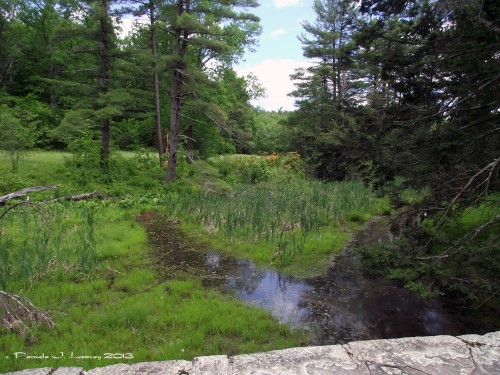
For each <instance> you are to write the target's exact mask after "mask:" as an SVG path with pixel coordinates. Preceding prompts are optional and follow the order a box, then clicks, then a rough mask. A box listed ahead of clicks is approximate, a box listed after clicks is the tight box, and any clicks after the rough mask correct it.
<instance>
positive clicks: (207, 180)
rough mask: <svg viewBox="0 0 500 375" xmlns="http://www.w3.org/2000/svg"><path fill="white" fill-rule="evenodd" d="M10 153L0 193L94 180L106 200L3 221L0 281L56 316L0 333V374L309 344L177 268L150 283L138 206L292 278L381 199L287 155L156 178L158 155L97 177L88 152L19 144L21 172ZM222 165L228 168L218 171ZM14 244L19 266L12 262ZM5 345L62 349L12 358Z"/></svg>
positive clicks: (122, 160) (115, 162)
mask: <svg viewBox="0 0 500 375" xmlns="http://www.w3.org/2000/svg"><path fill="white" fill-rule="evenodd" d="M86 158H87V159H86ZM9 163H10V161H9V159H8V156H7V155H5V154H3V153H0V174H2V176H5V178H3V179H2V181H0V194H6V193H9V192H12V191H15V190H17V189H21V188H24V187H27V186H37V185H57V186H59V189H58V190H56V191H50V192H42V193H35V194H33V195H32V197H31V201H32V202H33V201H35V200H38V199H48V198H53V197H57V196H61V195H66V194H79V193H83V192H90V191H93V190H96V189H97V190H100V191H102V192H104V193H106V194H108V195H109V196H111V197H112V199H109V200H107V201H102V202H97V201H84V202H66V203H58V204H51V205H47V204H46V205H42V206H40V207H39V208H36V209H35V206H30V207H26V211H23V210H18V209H17V208H16V209H15V210H12V211H11V212H9V213H8V214H7V216H5V217H4V219H2V221H1V222H0V225H1V226H2V228H1V230H2V233H3V234H2V236H3V237H2V240H1V241H0V255H1V257H0V260H2V261H3V262H4V263H2V265H5V264H8V267H7V268H6V269H5V267H4V268H3V269H2V273H1V275H3V276H4V279H2V278H0V281H2V280H3V281H2V282H3V283H4V284H5V285H6V286H7V287H6V288H5V289H6V290H7V291H9V292H13V293H21V294H22V295H24V296H27V297H28V298H30V299H31V300H32V301H33V303H34V304H35V305H37V306H38V307H40V308H43V309H45V310H47V311H48V312H49V313H50V316H51V317H52V318H53V320H54V322H55V328H53V329H48V328H47V327H45V326H33V327H30V328H29V330H28V331H27V333H26V334H25V335H19V334H17V333H14V332H7V331H5V330H3V331H1V332H0V351H1V352H2V353H5V354H6V355H7V356H9V357H10V358H6V359H7V360H6V361H0V372H5V371H14V370H18V369H24V368H31V367H60V366H81V367H84V368H86V369H89V368H93V367H98V366H104V365H108V364H112V363H119V362H124V361H129V362H141V361H152V360H168V359H192V358H193V357H194V356H201V355H210V354H235V353H248V352H255V351H262V350H271V349H280V348H286V347H293V346H299V345H303V344H307V342H308V339H307V338H306V336H305V334H304V333H302V332H300V331H291V330H290V329H289V328H287V327H286V326H284V325H280V324H279V323H278V322H277V321H276V320H275V319H274V318H272V317H271V316H270V314H268V313H267V312H264V311H262V310H260V309H257V308H254V307H248V306H246V305H244V304H243V303H241V302H239V301H236V300H234V299H233V298H231V297H230V296H226V295H222V294H220V293H219V292H217V291H214V290H210V289H205V288H203V287H202V285H201V284H200V281H198V280H195V279H193V277H190V276H189V275H187V274H186V273H185V272H184V273H183V274H179V275H178V276H179V277H177V279H176V277H175V275H174V277H173V279H172V280H170V281H167V282H162V283H160V282H159V281H158V277H157V275H156V273H155V267H154V265H153V264H152V263H151V258H150V253H149V251H148V246H147V238H146V233H145V230H144V228H142V227H141V226H140V225H139V224H138V223H137V222H136V220H135V216H136V215H137V214H138V213H139V212H141V211H142V210H150V209H155V210H158V211H160V212H166V213H168V215H169V216H170V218H172V219H180V220H181V222H182V225H183V228H184V229H185V230H186V231H188V232H191V233H196V234H197V235H198V236H202V237H203V238H204V239H205V240H209V241H211V242H212V245H213V246H214V247H215V248H219V249H223V251H228V252H231V253H233V254H236V255H237V256H240V257H244V258H248V259H252V260H254V261H255V262H256V263H258V264H261V265H264V266H267V267H269V266H272V267H278V268H280V270H282V271H283V272H286V273H289V274H293V275H301V276H310V275H318V274H321V273H323V272H324V271H325V270H326V269H327V267H328V266H329V264H330V259H331V256H332V255H333V254H335V253H338V252H339V251H341V249H342V248H343V246H344V245H345V243H346V242H347V241H348V240H349V238H350V235H351V231H352V230H353V229H354V228H357V227H358V226H359V225H361V224H362V223H363V222H364V221H365V220H366V219H367V218H368V217H370V216H372V215H376V214H379V213H387V211H388V203H387V201H386V200H383V199H382V200H381V199H376V198H374V197H373V196H372V195H371V193H370V192H369V191H368V190H367V189H366V188H364V187H363V186H362V185H361V184H359V183H355V182H350V183H342V184H323V183H320V182H310V181H307V180H305V179H304V177H303V174H302V173H301V172H300V160H299V159H298V156H297V155H296V154H289V155H285V156H277V155H270V156H268V157H249V158H243V157H237V156H234V157H227V158H220V159H218V161H217V162H214V163H212V164H210V163H205V162H201V161H200V162H198V163H196V164H195V165H193V166H188V165H187V164H182V163H181V165H180V169H179V177H180V178H179V180H178V181H176V183H175V184H173V185H170V186H167V187H165V186H162V184H161V181H162V178H163V175H164V170H163V169H162V168H160V167H159V166H158V163H157V160H156V155H155V154H148V153H141V154H126V155H122V156H120V155H118V156H116V157H113V159H112V163H111V174H110V176H109V177H107V178H103V176H101V174H100V172H99V169H98V168H97V167H96V165H95V164H92V163H95V155H93V154H92V153H85V152H82V153H81V154H80V155H79V156H78V155H77V156H75V155H71V154H67V153H61V152H45V151H43V152H42V151H30V152H27V153H26V154H25V156H24V158H23V159H22V160H21V162H20V165H19V172H18V174H12V173H11V171H10V164H9ZM82 163H83V164H82ZM231 163H235V164H236V165H232V164H231ZM224 169H228V170H229V171H230V172H231V171H232V172H231V173H228V174H227V175H226V176H224V175H223V173H222V172H223V170H224ZM233 172H234V173H237V174H239V176H240V177H237V178H235V177H234V176H232V173H233ZM246 180H248V182H249V183H248V184H245V183H243V181H246ZM22 254H24V256H22V259H24V261H25V262H24V263H21V262H18V260H19V259H21V258H20V256H21V255H22ZM5 255H7V258H5V257H4V256H5ZM94 260H95V262H94V263H93V261H94ZM21 264H26V265H27V266H26V267H25V268H22V267H20V265H21ZM34 265H35V266H34ZM5 270H7V271H8V272H3V271H5ZM21 271H22V272H21ZM5 275H7V276H8V277H5ZM179 279H182V281H179ZM15 352H25V353H27V354H28V355H33V356H35V355H41V354H43V353H45V354H47V355H48V356H49V357H51V356H58V355H59V353H60V352H63V353H64V356H62V357H63V358H57V359H56V358H49V359H46V360H45V359H43V360H41V359H39V360H36V359H33V360H30V359H28V358H18V359H17V360H16V359H15V358H13V355H12V353H15ZM71 353H73V356H80V355H83V356H101V359H100V360H99V359H97V358H94V359H82V360H77V359H75V358H69V357H70V356H71ZM104 353H117V354H118V355H120V353H124V354H126V353H130V354H127V356H133V359H124V358H115V359H104V358H102V356H103V355H104ZM2 359H3V358H2Z"/></svg>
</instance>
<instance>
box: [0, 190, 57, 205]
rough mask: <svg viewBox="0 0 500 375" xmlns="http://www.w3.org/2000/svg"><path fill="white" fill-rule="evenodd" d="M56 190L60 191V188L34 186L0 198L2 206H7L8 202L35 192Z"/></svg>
mask: <svg viewBox="0 0 500 375" xmlns="http://www.w3.org/2000/svg"><path fill="white" fill-rule="evenodd" d="M55 189H58V186H34V187H28V188H24V189H21V190H18V191H15V192H13V193H10V194H7V195H4V196H1V197H0V205H3V204H5V202H7V201H8V200H9V199H13V198H19V197H24V196H25V195H27V194H28V193H32V192H34V191H44V190H55Z"/></svg>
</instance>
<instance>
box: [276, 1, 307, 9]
mask: <svg viewBox="0 0 500 375" xmlns="http://www.w3.org/2000/svg"><path fill="white" fill-rule="evenodd" d="M300 2H301V0H275V2H274V4H275V5H276V8H286V7H289V6H295V5H299V3H300Z"/></svg>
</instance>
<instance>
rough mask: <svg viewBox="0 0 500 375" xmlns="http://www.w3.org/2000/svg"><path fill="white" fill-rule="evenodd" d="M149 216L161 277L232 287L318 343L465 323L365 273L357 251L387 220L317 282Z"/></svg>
mask: <svg viewBox="0 0 500 375" xmlns="http://www.w3.org/2000/svg"><path fill="white" fill-rule="evenodd" d="M142 221H143V223H144V224H145V226H146V228H147V230H148V234H149V238H150V241H151V243H152V245H153V246H152V253H153V255H154V259H155V260H156V261H155V262H156V265H157V272H158V275H159V277H160V278H161V279H162V280H168V279H172V278H177V279H178V278H179V277H182V275H186V277H192V276H196V277H199V278H201V280H202V282H203V285H204V286H206V287H214V288H219V289H222V290H226V291H228V292H230V293H232V294H234V295H235V296H237V297H238V298H240V299H242V300H244V301H247V302H249V303H251V304H253V305H255V306H258V307H262V308H263V309H266V310H269V311H270V312H271V313H272V314H273V315H274V316H275V317H276V318H277V319H278V320H279V321H280V322H282V323H287V324H289V325H291V326H293V327H301V328H305V329H308V330H309V331H310V333H311V337H312V342H313V344H337V343H344V342H348V341H353V340H361V339H378V338H395V337H409V336H426V335H439V334H452V335H454V334H459V333H460V329H459V324H458V323H457V322H454V321H453V319H452V318H451V317H450V316H448V315H447V314H446V313H445V312H444V311H443V310H442V309H440V308H439V306H437V305H430V304H429V303H427V302H424V301H423V300H422V299H421V298H419V297H418V296H416V295H415V294H414V293H412V292H410V291H408V290H406V289H404V288H401V287H399V286H398V285H396V284H395V283H393V282H390V281H387V280H383V279H373V278H366V277H365V276H364V275H363V274H362V272H361V270H360V265H359V259H358V258H357V257H356V256H355V255H354V252H353V249H354V248H355V247H356V246H360V245H366V244H372V243H376V242H378V241H382V240H385V239H388V238H389V237H390V233H389V231H388V229H387V228H388V225H387V219H385V218H382V219H377V220H374V221H372V222H370V223H369V224H368V225H367V226H366V227H365V229H364V230H363V231H362V232H360V233H359V234H358V235H357V236H356V237H355V240H354V241H353V242H352V243H351V245H350V246H349V248H348V249H346V251H345V252H344V253H343V255H342V256H340V257H338V258H336V260H335V263H334V264H333V265H332V267H331V268H330V270H329V271H328V273H327V275H326V276H323V277H318V278H314V279H298V278H293V277H289V276H285V275H283V274H280V273H279V272H276V271H274V270H269V269H261V268H259V267H256V266H255V265H254V264H253V263H252V262H250V261H248V260H241V259H236V258H233V257H230V256H227V255H224V254H218V253H216V252H214V251H212V250H210V249H207V248H206V246H203V245H200V244H197V243H195V242H192V241H189V240H188V239H187V237H186V236H185V235H184V234H183V233H181V231H180V230H179V229H178V227H177V226H176V225H174V224H172V223H168V222H164V221H163V222H161V221H159V220H154V219H151V220H142Z"/></svg>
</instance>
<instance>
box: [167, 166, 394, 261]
mask: <svg viewBox="0 0 500 375" xmlns="http://www.w3.org/2000/svg"><path fill="white" fill-rule="evenodd" d="M168 201H169V204H168V205H166V206H165V207H166V210H167V214H168V215H169V216H170V217H171V218H175V219H178V220H181V221H182V222H183V223H184V224H185V225H186V224H191V225H195V226H198V227H199V228H204V229H205V231H206V232H207V233H208V234H210V235H211V236H212V238H215V240H216V242H217V243H216V244H215V246H216V247H218V248H223V247H224V245H223V242H224V241H225V242H226V243H227V244H228V245H226V247H229V248H231V250H232V251H234V250H235V247H238V248H239V249H242V248H246V249H247V250H248V254H246V255H244V256H245V257H249V258H251V259H253V260H257V262H258V263H268V264H269V263H270V262H272V263H274V264H275V265H278V266H279V267H287V266H290V265H291V264H292V263H293V262H295V261H297V259H305V258H306V257H307V256H312V255H313V254H316V253H317V252H316V251H314V249H311V247H310V246H308V242H310V241H311V240H312V242H313V243H315V244H316V245H318V246H324V245H319V244H318V242H320V241H318V240H317V239H318V238H321V237H322V236H323V234H324V230H325V229H326V228H329V230H331V231H333V232H334V233H336V234H337V235H338V237H339V238H342V239H343V240H342V241H337V240H335V239H333V238H328V245H335V246H342V245H343V244H344V243H345V241H344V239H345V238H346V237H347V236H344V235H343V233H344V232H346V231H348V230H349V228H353V227H356V226H357V225H359V224H362V223H363V222H364V221H365V220H366V219H368V218H369V217H371V216H373V215H377V214H386V213H388V212H390V208H389V203H388V201H387V200H386V199H380V198H376V197H375V196H374V195H373V194H372V193H371V191H370V190H369V189H368V188H367V187H365V186H364V185H363V184H362V183H360V182H355V181H350V182H338V183H321V182H318V181H308V180H305V179H302V178H299V177H297V176H295V177H294V175H293V174H288V175H287V178H286V179H283V180H281V181H279V183H277V182H276V181H273V182H272V183H262V184H256V185H252V186H248V185H247V186H245V187H243V188H240V189H237V190H235V191H234V192H232V193H229V194H207V193H206V192H192V193H191V194H184V195H170V196H169V198H168ZM245 243H247V244H250V245H249V246H247V245H245ZM328 245H327V246H328ZM338 250H339V249H338V248H337V247H332V248H330V254H329V255H330V256H331V254H332V252H335V251H338ZM236 252H238V251H236ZM241 253H242V252H241V251H240V252H238V255H242V254H241ZM262 254H265V255H262ZM302 254H304V256H303V257H302V256H301V255H302ZM264 259H266V260H264Z"/></svg>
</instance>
